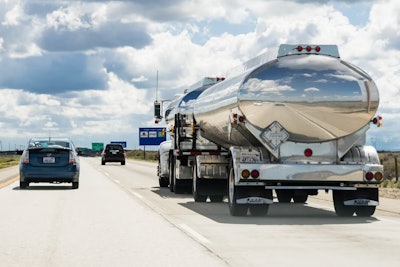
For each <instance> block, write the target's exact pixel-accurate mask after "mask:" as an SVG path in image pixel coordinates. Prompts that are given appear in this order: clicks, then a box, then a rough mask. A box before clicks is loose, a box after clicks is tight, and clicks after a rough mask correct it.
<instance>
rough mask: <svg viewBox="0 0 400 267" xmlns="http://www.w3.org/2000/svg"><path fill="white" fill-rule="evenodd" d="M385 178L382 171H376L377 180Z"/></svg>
mask: <svg viewBox="0 0 400 267" xmlns="http://www.w3.org/2000/svg"><path fill="white" fill-rule="evenodd" d="M382 178H383V174H382V173H381V172H376V173H375V180H377V181H380V180H382Z"/></svg>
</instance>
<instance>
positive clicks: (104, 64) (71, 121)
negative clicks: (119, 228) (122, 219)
mask: <svg viewBox="0 0 400 267" xmlns="http://www.w3.org/2000/svg"><path fill="white" fill-rule="evenodd" d="M398 14H400V2H399V1H396V0H382V1H367V0H366V1H345V0H343V1H328V0H320V1H317V0H315V1H313V0H307V1H300V0H297V1H295V0H293V1H291V0H285V1H264V0H252V1H246V0H214V1H212V0H193V1H185V0H154V1H148V0H136V1H134V0H133V1H64V0H63V1H57V0H42V1H40V0H0V62H1V65H2V74H1V75H0V96H1V97H0V128H1V132H0V144H1V149H2V150H7V149H9V148H11V149H14V148H22V147H23V146H24V145H25V144H26V142H27V140H28V139H29V138H30V137H33V136H48V135H52V136H68V137H70V138H71V139H73V140H74V142H75V143H76V145H78V146H89V147H90V146H91V143H92V142H105V143H107V142H110V141H126V142H127V144H128V148H130V149H134V148H139V146H138V138H139V137H138V134H139V133H138V128H139V127H152V126H155V125H154V123H153V118H152V114H153V111H152V105H153V100H154V97H155V87H156V75H157V70H158V71H159V95H160V98H171V97H173V96H174V95H175V94H176V93H180V92H182V90H183V89H184V88H185V87H188V86H189V85H191V84H193V83H195V82H196V81H198V80H200V79H201V78H202V77H204V76H223V75H224V74H225V73H226V72H227V71H228V70H229V69H231V68H233V67H235V66H236V65H238V64H240V63H241V62H243V61H246V60H248V59H250V58H252V57H254V56H257V55H259V54H260V53H263V52H266V51H268V50H270V49H274V48H276V47H277V46H278V45H279V44H281V43H313V44H336V45H338V47H339V51H340V54H341V57H342V59H344V60H346V61H349V62H351V63H353V64H355V65H357V66H359V67H361V68H362V69H364V70H365V71H366V72H367V73H369V74H370V75H371V76H372V78H373V79H374V80H375V82H376V83H377V85H378V88H379V89H380V98H381V103H380V109H379V113H380V114H381V115H382V116H383V118H384V119H383V127H381V128H374V127H372V128H371V130H370V132H369V134H368V142H370V143H373V144H374V145H375V146H376V147H377V149H380V150H382V149H386V150H400V141H399V140H400V126H399V125H398V123H397V121H398V119H399V116H400V115H399V114H400V112H399V111H400V107H399V105H398V104H397V99H399V94H400V90H399V89H400V88H399V87H400V85H399V84H400V79H399V75H400V63H399V62H400V18H399V16H398ZM149 149H151V148H149Z"/></svg>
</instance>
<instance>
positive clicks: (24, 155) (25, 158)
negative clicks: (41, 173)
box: [21, 150, 29, 164]
mask: <svg viewBox="0 0 400 267" xmlns="http://www.w3.org/2000/svg"><path fill="white" fill-rule="evenodd" d="M21 157H22V163H23V164H29V151H28V150H25V151H24V153H22V156H21Z"/></svg>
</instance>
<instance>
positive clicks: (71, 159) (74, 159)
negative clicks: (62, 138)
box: [69, 151, 76, 165]
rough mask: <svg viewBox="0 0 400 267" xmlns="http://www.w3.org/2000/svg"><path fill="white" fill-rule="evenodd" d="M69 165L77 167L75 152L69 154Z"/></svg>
mask: <svg viewBox="0 0 400 267" xmlns="http://www.w3.org/2000/svg"><path fill="white" fill-rule="evenodd" d="M69 164H71V165H75V164H76V157H75V154H74V152H72V151H70V152H69Z"/></svg>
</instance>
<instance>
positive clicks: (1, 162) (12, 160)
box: [0, 156, 19, 169]
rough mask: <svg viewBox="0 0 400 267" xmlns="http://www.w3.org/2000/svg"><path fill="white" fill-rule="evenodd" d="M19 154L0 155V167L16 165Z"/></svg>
mask: <svg viewBox="0 0 400 267" xmlns="http://www.w3.org/2000/svg"><path fill="white" fill-rule="evenodd" d="M18 163H19V156H1V157H0V169H3V168H7V167H11V166H15V165H18Z"/></svg>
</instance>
